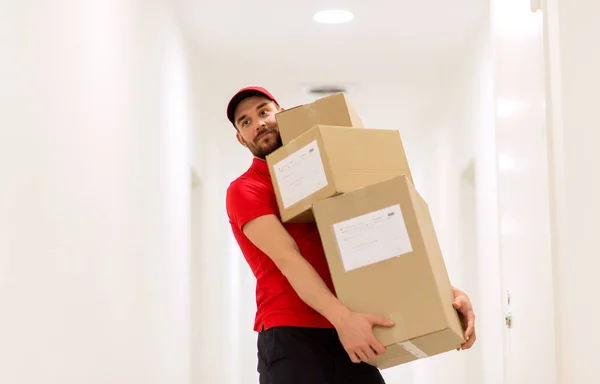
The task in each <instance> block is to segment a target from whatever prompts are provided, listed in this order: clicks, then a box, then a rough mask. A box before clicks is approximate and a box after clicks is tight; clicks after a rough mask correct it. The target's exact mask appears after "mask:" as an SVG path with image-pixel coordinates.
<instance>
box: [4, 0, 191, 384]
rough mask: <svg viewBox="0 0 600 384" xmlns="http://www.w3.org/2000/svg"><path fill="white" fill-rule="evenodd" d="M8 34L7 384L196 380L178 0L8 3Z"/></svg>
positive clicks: (5, 263) (5, 152) (5, 372)
mask: <svg viewBox="0 0 600 384" xmlns="http://www.w3.org/2000/svg"><path fill="white" fill-rule="evenodd" d="M0 29H1V33H0V46H2V47H3V48H2V59H0V83H2V87H0V174H1V175H2V187H1V188H0V313H1V315H0V340H2V341H1V342H0V382H2V383H11V384H12V383H15V384H28V383H61V384H65V383H127V384H132V383H144V384H148V383H187V382H189V310H188V308H189V303H188V298H189V294H188V288H189V287H188V286H189V277H188V263H189V255H188V247H189V236H190V235H189V227H188V222H189V217H188V205H189V193H190V192H189V191H190V187H189V158H188V152H189V151H188V129H189V121H188V118H187V110H186V108H187V107H186V106H187V104H186V100H187V90H186V89H185V83H186V68H185V65H184V64H185V57H184V46H183V45H182V44H181V42H180V37H179V35H178V31H177V29H176V27H175V24H174V21H173V20H172V19H171V18H170V13H169V9H168V7H166V6H164V5H163V4H162V3H161V2H160V1H158V0H156V1H144V2H143V3H142V2H137V1H124V0H108V1H102V2H80V1H67V0H64V1H59V2H51V3H50V2H48V3H39V2H36V4H33V3H32V2H2V5H0Z"/></svg>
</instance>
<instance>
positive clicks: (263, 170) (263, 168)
mask: <svg viewBox="0 0 600 384" xmlns="http://www.w3.org/2000/svg"><path fill="white" fill-rule="evenodd" d="M252 169H254V170H255V171H257V172H258V173H260V174H261V175H264V176H267V177H270V176H271V175H270V174H269V166H268V165H267V162H266V161H265V160H262V159H259V158H257V157H255V158H254V159H253V160H252Z"/></svg>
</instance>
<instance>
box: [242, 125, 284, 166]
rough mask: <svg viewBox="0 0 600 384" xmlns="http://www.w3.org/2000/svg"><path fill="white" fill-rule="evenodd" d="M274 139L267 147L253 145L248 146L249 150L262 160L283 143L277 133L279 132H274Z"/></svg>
mask: <svg viewBox="0 0 600 384" xmlns="http://www.w3.org/2000/svg"><path fill="white" fill-rule="evenodd" d="M275 133H276V135H275V139H274V141H273V142H271V143H269V145H268V148H264V149H263V148H260V147H258V145H257V146H253V147H252V148H250V151H251V152H252V154H253V155H254V156H255V157H257V158H259V159H262V160H266V158H267V156H268V155H269V154H271V153H272V152H274V151H275V150H277V149H279V148H280V147H281V146H282V145H283V143H282V141H281V136H280V135H279V132H275Z"/></svg>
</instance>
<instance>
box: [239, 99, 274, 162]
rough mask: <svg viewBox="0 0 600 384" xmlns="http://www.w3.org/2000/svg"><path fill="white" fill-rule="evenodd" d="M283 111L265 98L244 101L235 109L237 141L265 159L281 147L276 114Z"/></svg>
mask: <svg viewBox="0 0 600 384" xmlns="http://www.w3.org/2000/svg"><path fill="white" fill-rule="evenodd" d="M281 110H282V109H281V108H279V107H278V106H277V104H275V103H274V102H273V101H271V100H269V99H267V98H266V97H263V96H252V97H248V98H246V99H244V100H242V101H241V102H240V103H239V104H238V106H237V108H236V109H235V114H234V118H235V120H234V121H235V127H236V128H237V139H238V141H239V142H240V144H242V145H243V146H245V147H247V148H248V149H249V150H250V152H252V154H253V155H254V156H256V157H258V158H260V159H263V160H264V159H265V158H266V157H267V155H268V154H270V153H271V152H273V151H274V150H276V149H277V148H279V147H281V145H282V143H281V136H280V135H279V127H277V120H275V114H276V113H277V112H279V111H281Z"/></svg>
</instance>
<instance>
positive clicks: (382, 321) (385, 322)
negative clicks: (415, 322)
mask: <svg viewBox="0 0 600 384" xmlns="http://www.w3.org/2000/svg"><path fill="white" fill-rule="evenodd" d="M368 319H369V321H370V322H371V324H373V325H381V326H384V327H392V326H394V324H395V323H394V321H393V320H390V319H387V318H385V317H381V316H375V315H370V316H368Z"/></svg>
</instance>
